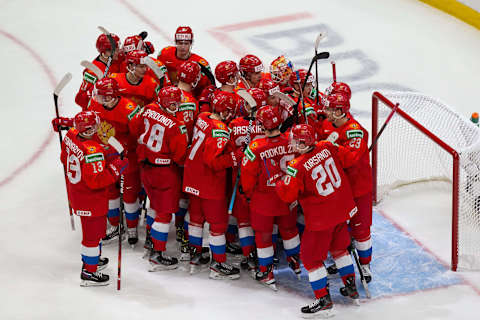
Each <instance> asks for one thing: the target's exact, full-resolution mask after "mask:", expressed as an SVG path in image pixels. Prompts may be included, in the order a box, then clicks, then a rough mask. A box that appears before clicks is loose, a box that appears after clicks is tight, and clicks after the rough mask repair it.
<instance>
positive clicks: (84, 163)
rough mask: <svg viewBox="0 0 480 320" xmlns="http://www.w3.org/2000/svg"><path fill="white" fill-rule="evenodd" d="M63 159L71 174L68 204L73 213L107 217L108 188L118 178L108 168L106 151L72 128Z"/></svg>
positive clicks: (63, 152) (67, 138) (65, 138)
mask: <svg viewBox="0 0 480 320" xmlns="http://www.w3.org/2000/svg"><path fill="white" fill-rule="evenodd" d="M60 159H61V161H62V163H63V165H64V166H65V169H66V173H67V194H68V201H69V203H70V206H71V207H72V210H73V213H75V214H76V215H78V216H103V215H106V214H107V211H108V194H107V189H108V188H107V187H108V186H110V185H111V184H113V183H115V181H116V179H115V176H114V175H113V174H112V173H111V172H110V169H109V168H108V167H107V162H106V151H105V149H104V148H103V147H102V146H101V145H100V144H99V143H98V142H96V141H93V140H85V139H83V138H81V137H80V136H79V135H78V131H77V130H76V129H74V128H72V129H70V130H69V131H68V132H67V134H66V136H65V137H64V139H63V141H62V153H61V155H60Z"/></svg>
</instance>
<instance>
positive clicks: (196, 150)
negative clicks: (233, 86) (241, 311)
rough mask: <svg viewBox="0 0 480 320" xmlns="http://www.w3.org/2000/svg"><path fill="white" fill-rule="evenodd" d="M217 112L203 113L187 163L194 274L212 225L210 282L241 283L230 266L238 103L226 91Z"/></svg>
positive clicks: (215, 100) (215, 101)
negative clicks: (233, 121) (230, 186)
mask: <svg viewBox="0 0 480 320" xmlns="http://www.w3.org/2000/svg"><path fill="white" fill-rule="evenodd" d="M212 102H213V108H214V112H213V113H209V112H203V113H201V114H200V115H199V116H198V120H197V122H196V123H195V129H194V134H193V141H192V146H191V148H190V152H189V154H188V157H187V159H186V161H185V168H184V179H183V191H184V192H186V193H189V194H190V206H189V213H190V223H189V226H188V237H189V242H190V248H191V258H190V266H191V272H195V271H196V269H197V268H198V267H199V266H200V258H201V249H202V237H203V225H204V223H205V221H206V222H208V223H209V225H210V237H209V243H210V250H211V252H212V258H213V260H212V262H211V265H210V278H212V279H238V278H239V277H240V274H239V272H240V271H239V269H238V268H236V267H234V266H231V265H229V264H227V263H226V259H227V257H226V253H225V249H226V248H225V247H226V239H225V232H226V230H227V224H228V213H227V195H226V190H227V168H230V167H235V166H237V163H238V157H239V156H240V153H239V154H237V155H236V154H235V153H234V152H233V147H232V146H231V142H230V133H229V131H228V127H227V124H226V122H227V121H228V120H230V118H231V117H232V116H233V114H234V113H235V99H234V98H233V97H232V96H231V94H228V93H226V92H223V91H216V92H215V93H214V97H213V100H212Z"/></svg>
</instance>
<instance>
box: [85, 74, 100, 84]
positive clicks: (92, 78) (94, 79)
mask: <svg viewBox="0 0 480 320" xmlns="http://www.w3.org/2000/svg"><path fill="white" fill-rule="evenodd" d="M83 80H85V81H87V82H89V83H91V84H95V82H97V77H95V76H94V75H92V74H91V73H89V72H87V71H85V72H84V73H83Z"/></svg>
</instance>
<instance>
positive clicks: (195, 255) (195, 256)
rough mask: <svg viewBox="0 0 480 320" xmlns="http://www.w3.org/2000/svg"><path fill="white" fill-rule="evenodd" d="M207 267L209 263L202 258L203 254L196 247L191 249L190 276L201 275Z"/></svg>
mask: <svg viewBox="0 0 480 320" xmlns="http://www.w3.org/2000/svg"><path fill="white" fill-rule="evenodd" d="M209 260H210V259H209ZM207 266H208V261H206V259H205V258H202V252H200V251H199V250H198V249H197V248H195V247H190V274H195V273H199V272H201V271H203V270H204V269H206V267H207Z"/></svg>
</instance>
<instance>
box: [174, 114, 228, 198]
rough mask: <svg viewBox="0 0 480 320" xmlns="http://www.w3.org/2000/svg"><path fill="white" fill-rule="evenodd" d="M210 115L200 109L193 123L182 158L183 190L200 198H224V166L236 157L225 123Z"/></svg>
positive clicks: (225, 180) (225, 176)
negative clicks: (189, 141)
mask: <svg viewBox="0 0 480 320" xmlns="http://www.w3.org/2000/svg"><path fill="white" fill-rule="evenodd" d="M210 116H211V113H208V112H203V113H201V114H200V115H199V116H198V120H197V122H196V123H195V128H194V130H193V140H192V145H191V147H190V151H189V154H188V156H187V159H186V160H185V168H184V177H183V191H184V192H187V193H190V194H193V195H195V196H198V197H200V198H203V199H216V200H221V199H224V198H225V197H226V190H227V188H226V183H227V170H226V169H227V168H229V167H232V166H236V165H237V159H236V157H235V153H234V152H233V147H232V146H231V142H230V140H229V139H230V133H229V132H228V127H227V125H226V124H225V123H223V122H222V121H220V120H215V119H211V118H210Z"/></svg>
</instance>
